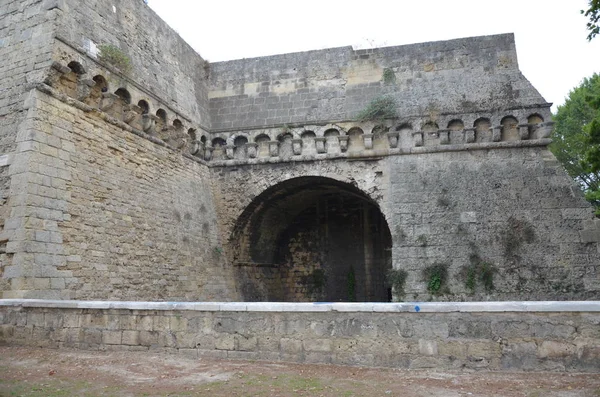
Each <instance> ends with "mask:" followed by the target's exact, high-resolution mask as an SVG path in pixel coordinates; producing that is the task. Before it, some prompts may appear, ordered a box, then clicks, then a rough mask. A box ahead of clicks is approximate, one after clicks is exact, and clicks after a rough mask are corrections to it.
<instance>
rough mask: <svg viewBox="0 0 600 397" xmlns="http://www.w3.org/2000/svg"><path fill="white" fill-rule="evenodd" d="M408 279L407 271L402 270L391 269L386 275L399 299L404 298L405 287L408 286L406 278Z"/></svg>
mask: <svg viewBox="0 0 600 397" xmlns="http://www.w3.org/2000/svg"><path fill="white" fill-rule="evenodd" d="M407 277H408V273H407V272H406V270H401V269H390V270H388V272H387V274H386V279H387V281H388V283H390V284H391V286H392V288H393V289H394V292H395V293H396V295H397V296H398V297H399V298H402V297H404V295H405V292H404V285H405V284H406V278H407Z"/></svg>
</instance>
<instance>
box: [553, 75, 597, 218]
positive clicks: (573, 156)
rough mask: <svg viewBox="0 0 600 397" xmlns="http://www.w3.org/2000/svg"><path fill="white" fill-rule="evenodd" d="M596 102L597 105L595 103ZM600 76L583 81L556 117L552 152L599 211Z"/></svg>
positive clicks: (560, 108)
mask: <svg viewBox="0 0 600 397" xmlns="http://www.w3.org/2000/svg"><path fill="white" fill-rule="evenodd" d="M594 98H595V101H594ZM598 102H600V75H598V74H595V75H593V76H592V77H591V78H589V79H584V80H583V82H582V83H581V85H580V86H579V87H576V88H575V89H573V90H572V91H571V92H570V93H569V97H568V98H567V100H566V101H565V103H564V105H562V106H559V107H558V111H557V112H556V114H555V115H554V122H555V123H556V124H555V129H554V134H553V136H552V139H553V143H552V145H550V150H551V151H552V153H554V155H555V156H556V158H557V159H558V160H559V161H560V162H561V163H562V165H563V166H564V167H565V169H566V171H567V172H568V173H569V175H570V176H571V177H572V178H574V179H575V181H576V182H577V183H578V184H579V185H580V186H581V188H582V189H583V191H584V192H585V195H586V198H587V199H588V200H589V201H590V202H592V204H594V205H596V207H597V208H599V210H600V125H599V124H600V116H599V110H600V103H598Z"/></svg>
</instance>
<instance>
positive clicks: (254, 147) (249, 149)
mask: <svg viewBox="0 0 600 397" xmlns="http://www.w3.org/2000/svg"><path fill="white" fill-rule="evenodd" d="M246 153H248V157H250V158H251V159H254V158H256V156H257V154H258V143H254V142H248V143H246Z"/></svg>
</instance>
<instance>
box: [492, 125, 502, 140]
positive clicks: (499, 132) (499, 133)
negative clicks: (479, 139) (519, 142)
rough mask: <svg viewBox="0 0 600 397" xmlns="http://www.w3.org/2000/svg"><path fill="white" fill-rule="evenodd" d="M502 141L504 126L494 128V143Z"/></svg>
mask: <svg viewBox="0 0 600 397" xmlns="http://www.w3.org/2000/svg"><path fill="white" fill-rule="evenodd" d="M501 140H502V126H501V125H499V126H497V127H494V128H492V141H494V142H500V141H501Z"/></svg>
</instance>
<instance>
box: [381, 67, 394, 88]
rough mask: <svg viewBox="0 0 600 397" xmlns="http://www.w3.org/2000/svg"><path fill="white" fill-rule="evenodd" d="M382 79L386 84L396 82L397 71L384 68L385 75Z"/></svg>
mask: <svg viewBox="0 0 600 397" xmlns="http://www.w3.org/2000/svg"><path fill="white" fill-rule="evenodd" d="M381 79H382V80H383V82H384V83H385V84H392V83H395V82H396V73H394V71H393V70H392V69H390V68H385V69H383V75H382V76H381Z"/></svg>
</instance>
